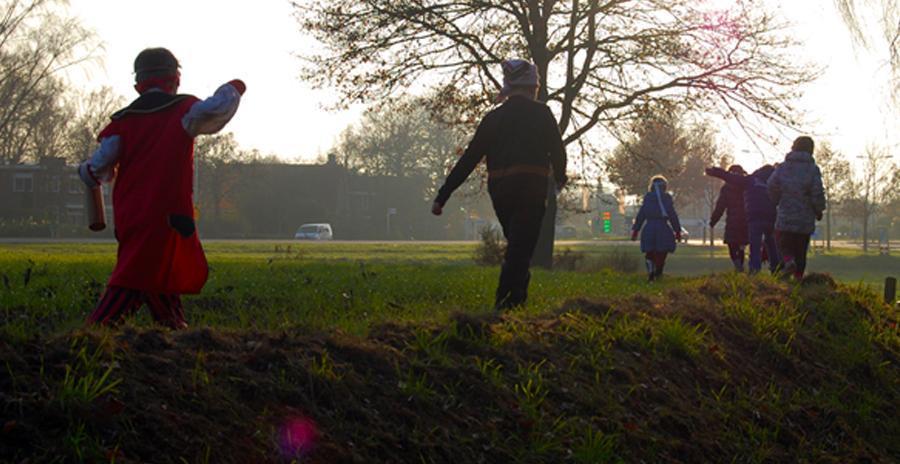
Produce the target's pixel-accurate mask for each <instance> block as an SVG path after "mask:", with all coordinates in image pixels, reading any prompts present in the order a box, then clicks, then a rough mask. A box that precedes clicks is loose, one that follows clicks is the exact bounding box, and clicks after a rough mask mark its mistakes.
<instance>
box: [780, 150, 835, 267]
mask: <svg viewBox="0 0 900 464" xmlns="http://www.w3.org/2000/svg"><path fill="white" fill-rule="evenodd" d="M813 148H814V144H813V140H812V138H810V137H807V136H802V137H797V139H796V140H794V143H793V145H792V146H791V151H790V153H788V154H787V155H786V156H785V158H784V163H781V165H780V166H778V169H776V170H775V172H774V173H773V174H772V177H770V178H769V182H768V191H769V197H771V198H772V201H773V202H775V204H776V205H778V218H777V219H776V220H775V230H776V235H777V237H778V250H779V252H780V254H781V261H782V266H783V268H784V269H783V271H784V273H785V275H794V277H796V278H798V279H799V278H802V277H803V273H804V272H805V271H806V252H807V250H808V249H809V239H810V236H811V235H812V233H813V232H815V230H816V221H817V220H819V219H822V213H823V212H824V211H825V189H824V188H823V187H822V173H821V172H820V171H819V167H818V166H816V161H815V160H814V159H813Z"/></svg>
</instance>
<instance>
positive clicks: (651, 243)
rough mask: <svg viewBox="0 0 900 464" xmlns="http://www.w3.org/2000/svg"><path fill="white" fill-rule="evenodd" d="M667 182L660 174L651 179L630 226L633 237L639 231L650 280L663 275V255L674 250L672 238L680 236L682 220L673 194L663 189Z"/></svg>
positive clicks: (635, 237) (675, 239) (679, 238)
mask: <svg viewBox="0 0 900 464" xmlns="http://www.w3.org/2000/svg"><path fill="white" fill-rule="evenodd" d="M667 184H668V182H667V181H666V178H665V177H663V176H654V177H653V178H652V179H650V187H649V192H647V194H646V195H644V202H643V203H642V204H641V209H640V211H638V215H637V217H636V218H635V219H634V226H633V227H632V228H631V239H632V240H637V237H638V232H640V234H641V252H642V253H644V256H645V258H646V264H647V276H648V280H650V281H651V282H652V281H654V280H656V279H659V278H660V277H662V273H663V267H664V266H665V265H666V255H668V254H669V253H672V252H674V251H675V242H676V241H678V240H681V223H680V222H678V214H677V213H676V212H675V206H674V205H673V203H672V195H669V194H668V193H667V192H666V187H667ZM645 223H646V224H645ZM670 225H671V227H670ZM642 227H643V228H642Z"/></svg>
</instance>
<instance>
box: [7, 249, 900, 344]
mask: <svg viewBox="0 0 900 464" xmlns="http://www.w3.org/2000/svg"><path fill="white" fill-rule="evenodd" d="M474 246H475V245H474V244H472V243H452V244H417V243H407V242H397V243H388V244H347V243H335V244H332V243H290V242H213V243H210V244H207V245H206V250H207V255H208V259H209V263H210V268H211V272H210V279H209V281H208V282H207V284H206V287H205V288H204V290H203V292H202V293H201V294H200V295H190V296H186V297H185V307H186V311H187V314H188V317H189V322H190V323H191V324H192V325H195V326H196V325H200V326H206V325H208V326H213V327H232V328H253V329H259V330H276V329H283V328H287V327H295V326H298V325H302V326H306V327H309V328H313V329H326V328H329V329H330V328H339V329H341V330H344V331H346V332H350V333H354V334H364V333H365V332H366V331H367V330H368V329H369V328H370V327H372V326H373V325H378V324H381V323H384V322H389V321H392V322H418V321H425V320H428V321H435V322H445V321H446V320H447V318H448V316H449V315H450V314H452V313H454V312H468V313H487V312H489V311H490V306H491V303H492V299H493V290H494V285H495V282H496V279H497V275H498V272H499V271H498V269H497V267H479V266H475V265H474V264H473V263H472V255H473V252H474ZM566 249H569V250H572V252H575V253H582V254H583V255H584V256H586V259H587V260H588V261H591V260H594V262H602V259H599V258H600V257H602V256H604V255H609V254H611V253H618V255H619V256H621V255H622V253H623V251H624V252H633V253H634V257H635V258H634V259H635V260H640V253H639V252H638V250H637V249H636V247H634V246H626V247H623V246H621V245H612V246H611V245H609V244H604V243H597V244H577V245H572V246H567V245H566V244H565V243H563V244H560V245H558V246H557V250H558V251H561V252H562V251H564V250H566ZM114 259H115V245H114V244H111V243H88V244H66V243H49V244H15V245H9V244H7V245H0V308H2V311H3V312H4V313H5V314H0V316H2V317H3V320H4V324H3V328H2V331H3V332H5V333H8V334H12V335H14V336H17V337H18V338H20V339H21V338H27V337H28V336H32V335H34V334H36V333H46V332H48V331H50V332H52V331H60V330H62V331H65V330H71V329H74V328H76V327H78V326H80V325H81V324H82V322H83V321H84V319H85V317H86V316H87V314H89V311H90V310H91V309H92V308H93V306H94V305H95V303H96V301H97V299H98V298H99V295H100V293H101V292H102V291H103V288H104V286H105V282H106V279H107V278H108V275H109V273H110V271H111V270H112V267H113V264H114ZM588 268H590V266H588ZM729 268H730V264H729V263H728V260H727V256H726V253H725V251H724V249H722V248H717V249H715V250H714V251H713V253H712V258H710V252H709V250H708V249H707V248H704V247H698V246H682V247H680V248H679V249H678V251H677V252H676V253H675V254H674V255H673V256H671V257H670V259H669V263H668V265H667V273H670V274H671V275H674V276H691V275H698V274H707V273H710V272H727V271H728V270H729ZM810 269H811V270H826V271H829V272H831V273H832V274H834V275H835V276H836V277H837V278H839V279H841V280H844V281H846V282H860V283H865V284H871V285H876V286H877V285H880V282H881V281H882V279H883V277H884V276H885V275H886V274H889V273H894V274H897V273H898V272H897V271H900V258H898V257H896V256H894V257H880V256H862V255H859V254H858V253H856V254H853V253H851V252H849V251H840V252H838V253H835V254H833V255H828V256H812V257H811V259H810ZM533 274H534V277H533V279H532V283H531V288H530V292H529V293H530V303H529V305H528V308H527V310H526V312H527V313H529V314H537V313H541V312H544V311H547V310H552V309H555V308H558V307H559V306H560V305H562V304H563V303H564V302H565V301H566V300H567V299H570V298H574V297H587V298H609V297H618V296H624V295H630V294H636V293H649V294H659V293H660V292H661V291H662V290H663V289H665V288H668V286H670V285H671V284H672V281H669V282H665V281H664V282H663V283H662V284H661V285H660V284H656V285H654V286H652V287H651V286H648V285H647V284H646V283H645V282H644V278H643V276H642V274H641V273H640V272H638V273H635V274H629V275H622V274H617V273H614V272H609V271H604V270H600V271H597V270H596V266H594V270H593V271H592V272H547V271H544V270H541V269H535V270H534V271H533ZM739 303H740V302H734V303H733V304H732V306H734V305H739ZM146 319H147V316H146V314H144V313H140V314H139V316H138V320H139V322H140V323H143V322H144V321H145V320H146ZM760 323H762V324H765V323H766V322H765V321H762V322H760ZM760 329H761V330H765V329H766V328H765V327H760ZM636 335H639V334H636Z"/></svg>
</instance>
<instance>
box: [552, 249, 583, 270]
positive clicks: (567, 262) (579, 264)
mask: <svg viewBox="0 0 900 464" xmlns="http://www.w3.org/2000/svg"><path fill="white" fill-rule="evenodd" d="M586 258H587V255H585V253H584V252H583V251H572V250H571V249H569V248H565V249H563V251H562V253H559V254H556V255H553V269H557V270H561V271H578V270H581V269H583V268H584V266H583V264H584V263H585V262H586V261H587V260H586Z"/></svg>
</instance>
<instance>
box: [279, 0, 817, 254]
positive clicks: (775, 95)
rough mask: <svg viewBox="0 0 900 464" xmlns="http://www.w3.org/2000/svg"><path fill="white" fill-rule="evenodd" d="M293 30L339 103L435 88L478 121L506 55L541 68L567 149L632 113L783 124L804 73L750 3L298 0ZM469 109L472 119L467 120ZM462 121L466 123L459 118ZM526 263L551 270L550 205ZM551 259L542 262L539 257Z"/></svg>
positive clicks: (544, 94)
mask: <svg viewBox="0 0 900 464" xmlns="http://www.w3.org/2000/svg"><path fill="white" fill-rule="evenodd" d="M293 5H294V8H295V11H296V16H297V18H298V21H299V23H300V25H301V27H302V29H303V30H305V31H308V32H309V33H310V34H312V35H313V36H314V37H315V38H316V39H318V40H319V41H320V42H322V43H323V44H324V45H325V47H323V50H325V51H323V52H321V53H313V54H310V55H307V56H306V57H305V58H306V63H307V65H306V66H305V68H304V70H303V73H302V75H303V77H305V78H306V79H307V80H309V81H311V82H313V83H314V84H316V85H318V86H320V87H334V88H335V89H336V90H337V91H338V93H339V94H340V101H339V103H340V104H347V103H351V102H383V101H386V100H389V99H390V98H391V97H392V96H393V95H395V94H396V93H397V92H398V91H400V90H407V89H423V88H432V89H433V88H440V89H442V91H441V92H437V93H435V94H434V95H435V98H434V99H433V100H432V103H433V105H435V106H448V105H449V106H458V107H460V108H461V109H462V110H461V111H460V114H463V115H468V116H469V118H467V119H468V122H471V120H472V117H471V116H472V115H473V114H478V113H480V112H482V111H483V110H484V109H485V108H487V107H488V106H489V105H490V104H491V102H492V99H493V96H494V93H495V92H496V90H497V89H498V88H499V87H500V83H501V76H500V74H499V72H500V70H499V66H496V65H497V64H498V63H500V62H501V61H502V60H503V59H505V58H513V57H524V58H527V59H530V60H532V61H533V62H534V64H535V65H536V66H537V68H538V70H539V73H540V76H541V78H540V84H541V91H540V94H539V99H540V100H541V101H546V102H548V103H550V104H551V105H552V106H553V107H554V109H555V110H556V112H557V115H558V117H559V127H560V130H561V132H562V133H563V134H564V140H565V143H566V144H567V145H570V146H571V145H572V144H573V143H575V142H577V141H582V142H583V141H584V140H585V138H584V137H583V136H585V135H586V134H587V133H588V132H589V131H591V130H592V129H594V128H596V127H601V128H604V129H607V130H608V131H611V132H615V131H616V130H617V128H618V127H619V125H620V124H621V123H628V122H629V121H631V120H633V119H634V118H636V117H638V116H639V115H640V108H641V107H642V105H646V104H649V103H659V102H673V103H677V104H680V105H684V106H685V107H687V108H691V109H697V110H706V111H714V112H718V113H720V114H724V115H728V116H730V117H734V118H736V119H737V121H738V122H739V123H741V124H742V126H743V127H744V128H745V129H746V130H750V131H754V130H755V129H754V128H756V127H758V126H757V123H758V122H759V120H760V119H763V120H768V121H773V122H775V123H777V124H785V125H790V124H791V123H792V122H793V121H792V113H793V108H792V107H791V102H792V101H793V99H794V97H795V96H796V92H797V89H798V87H799V85H800V84H802V83H804V82H807V81H809V80H810V79H811V78H812V74H811V73H810V72H808V70H805V69H803V67H802V66H798V65H797V63H796V60H795V58H794V56H792V55H791V54H790V52H789V48H790V45H791V43H790V41H789V40H787V39H785V38H784V37H781V36H779V33H778V28H779V24H777V22H776V21H775V20H774V18H773V17H772V16H771V15H770V14H769V12H768V11H767V10H765V9H764V8H761V7H757V6H756V5H755V2H753V1H751V0H738V1H737V2H735V4H734V5H733V6H731V7H729V8H727V9H721V10H714V9H711V8H710V7H708V6H705V5H706V4H705V3H704V2H696V1H694V0H645V1H641V2H638V1H628V0H603V1H601V0H587V1H578V0H573V1H570V2H559V1H556V0H545V1H542V2H541V1H537V0H505V1H483V0H462V1H458V0H453V1H450V0H360V1H356V2H345V1H342V0H305V1H300V0H298V1H296V2H294V3H293ZM466 110H468V111H466ZM465 119H466V118H464V120H465ZM549 200H551V201H550V203H549V204H548V209H547V216H548V217H550V219H551V220H545V221H544V227H543V231H542V239H541V243H539V245H538V250H537V251H536V253H535V263H537V264H541V265H545V266H549V264H550V258H551V255H552V247H553V244H552V239H553V222H554V221H553V220H552V217H553V216H555V214H556V207H555V197H553V196H552V195H551V197H550V198H549ZM548 252H549V253H548Z"/></svg>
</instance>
